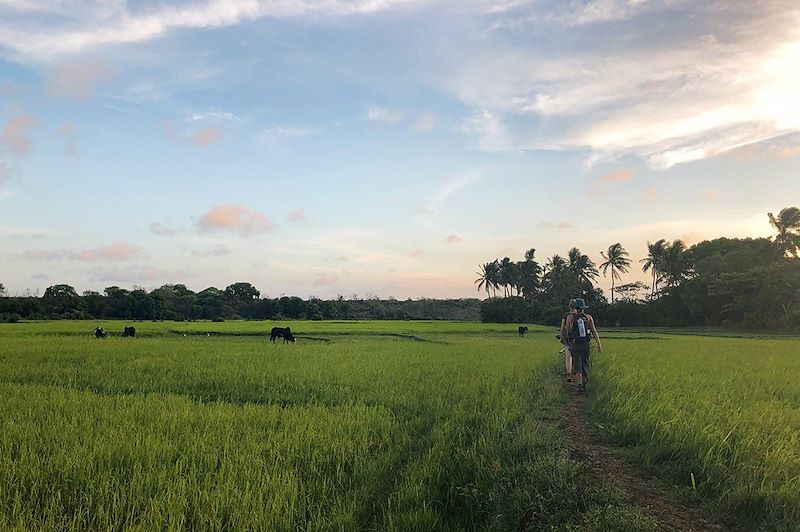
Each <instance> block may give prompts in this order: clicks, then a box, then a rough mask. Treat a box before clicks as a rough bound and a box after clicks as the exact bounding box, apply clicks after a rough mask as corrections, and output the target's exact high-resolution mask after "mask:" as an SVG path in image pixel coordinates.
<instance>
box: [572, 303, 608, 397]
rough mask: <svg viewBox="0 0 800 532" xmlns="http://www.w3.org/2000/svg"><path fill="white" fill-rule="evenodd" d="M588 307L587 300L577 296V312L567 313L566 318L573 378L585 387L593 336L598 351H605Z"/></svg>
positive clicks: (587, 379)
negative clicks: (587, 312)
mask: <svg viewBox="0 0 800 532" xmlns="http://www.w3.org/2000/svg"><path fill="white" fill-rule="evenodd" d="M587 308H588V307H587V305H586V301H584V300H583V299H582V298H576V299H575V312H574V313H572V314H569V315H567V317H566V318H565V320H564V322H565V323H564V330H565V331H566V334H567V342H568V345H569V352H570V354H571V355H572V371H573V374H572V379H573V381H574V382H575V383H577V384H578V385H580V386H582V387H585V386H586V383H587V382H588V381H589V352H590V349H591V345H590V342H591V340H592V337H594V339H595V341H596V342H597V351H598V352H600V353H602V352H603V344H602V343H600V335H599V334H597V328H596V327H595V325H594V319H592V316H591V315H589V314H586V309H587Z"/></svg>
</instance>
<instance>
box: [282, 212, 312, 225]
mask: <svg viewBox="0 0 800 532" xmlns="http://www.w3.org/2000/svg"><path fill="white" fill-rule="evenodd" d="M287 218H288V219H289V221H290V222H294V223H297V222H307V221H308V216H307V215H306V210H305V209H295V210H293V211H292V212H290V213H289V215H288V216H287Z"/></svg>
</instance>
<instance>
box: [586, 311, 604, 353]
mask: <svg viewBox="0 0 800 532" xmlns="http://www.w3.org/2000/svg"><path fill="white" fill-rule="evenodd" d="M589 328H590V329H591V331H592V336H594V339H595V340H596V341H597V350H598V351H600V352H601V353H602V352H603V344H601V343H600V335H599V334H597V327H595V326H594V318H592V317H591V316H589Z"/></svg>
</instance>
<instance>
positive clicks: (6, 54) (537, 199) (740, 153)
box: [0, 0, 800, 298]
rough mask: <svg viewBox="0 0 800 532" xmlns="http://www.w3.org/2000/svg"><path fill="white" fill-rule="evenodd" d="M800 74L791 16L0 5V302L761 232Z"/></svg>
mask: <svg viewBox="0 0 800 532" xmlns="http://www.w3.org/2000/svg"><path fill="white" fill-rule="evenodd" d="M798 64H800V6H798V4H797V3H796V2H794V1H779V0H775V1H740V2H737V1H726V2H714V1H710V2H689V1H683V0H670V1H663V2H658V1H654V0H627V1H623V0H594V1H590V0H584V1H569V2H566V1H555V0H553V1H547V0H530V1H529V0H505V1H499V0H498V1H493V2H489V1H484V0H462V1H458V2H455V1H444V0H442V1H425V0H349V1H348V0H339V1H335V0H321V1H313V0H286V1H284V2H280V3H276V2H260V1H257V0H220V1H205V2H202V1H201V2H175V3H168V2H145V1H137V2H133V1H128V2H125V1H124V0H114V1H104V2H100V1H83V2H79V1H76V0H61V1H44V0H0V245H2V248H3V251H4V252H3V254H2V256H0V282H2V283H3V284H4V285H5V286H6V287H7V289H8V290H9V292H10V293H12V294H14V293H20V294H21V293H25V292H26V291H27V290H30V291H32V292H35V291H36V290H39V291H42V290H43V289H44V288H45V287H47V286H49V285H51V284H55V283H60V282H66V283H69V284H72V285H73V286H75V287H76V288H77V289H79V290H86V289H94V290H102V289H103V288H104V287H106V286H111V285H119V286H123V287H130V286H133V285H137V286H145V287H147V288H153V287H157V286H160V285H161V284H164V283H174V282H184V283H186V284H187V285H188V286H189V287H190V288H193V289H195V290H201V289H203V288H205V287H207V286H217V287H224V286H226V285H228V284H230V283H233V282H236V281H250V282H253V283H254V284H255V285H256V286H257V287H258V288H259V289H260V290H261V291H262V293H263V294H265V295H270V296H277V295H281V294H291V295H300V296H303V297H305V296H309V295H316V296H320V297H333V296H336V295H338V294H343V295H350V294H353V293H357V294H360V295H367V294H376V295H379V296H381V297H388V296H394V297H399V298H405V297H422V296H427V297H463V296H473V295H478V293H477V291H476V290H475V286H474V284H473V281H474V279H475V274H474V272H475V271H476V269H477V266H478V264H479V263H483V262H487V261H489V260H492V259H494V258H502V257H503V256H506V255H507V256H509V257H511V258H512V259H514V260H520V259H521V258H522V255H523V253H524V251H525V250H527V249H528V248H531V247H533V248H536V250H537V259H538V260H539V261H540V262H541V263H544V262H545V261H546V259H547V257H548V256H550V255H552V254H554V253H560V254H565V253H566V252H567V250H568V249H569V248H570V247H571V246H573V245H576V246H578V247H580V248H581V249H582V250H583V251H584V252H586V253H587V254H589V255H590V256H591V257H592V258H593V259H595V260H596V261H597V262H599V260H600V254H599V252H600V250H603V249H605V248H607V247H608V246H609V245H610V244H612V243H615V242H618V241H619V242H621V243H622V244H623V246H625V247H626V248H627V249H628V250H629V252H630V253H631V257H632V258H633V259H634V260H638V259H640V258H641V257H642V256H643V255H644V249H645V245H646V242H647V241H648V240H651V241H653V240H657V239H659V238H668V239H674V238H682V239H685V240H686V241H687V242H688V243H690V244H691V243H694V242H698V241H700V240H702V239H704V238H711V237H715V236H723V235H724V236H769V235H770V234H771V230H770V227H769V224H768V223H767V216H766V213H767V212H768V211H778V210H780V209H781V208H783V207H786V206H790V205H797V204H798V203H800V201H799V200H800V180H798V170H800V105H798V104H797V94H800V69H798V68H797V65H798ZM642 278H644V276H643V274H641V272H639V271H638V269H637V271H634V272H632V273H631V274H630V275H628V276H626V277H625V279H626V280H629V281H633V280H637V279H642ZM609 284H610V281H609V280H607V279H605V280H602V281H601V286H604V287H606V286H607V285H609Z"/></svg>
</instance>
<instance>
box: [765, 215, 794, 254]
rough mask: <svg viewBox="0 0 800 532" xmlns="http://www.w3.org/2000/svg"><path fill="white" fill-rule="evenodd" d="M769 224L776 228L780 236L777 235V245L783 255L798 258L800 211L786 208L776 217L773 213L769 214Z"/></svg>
mask: <svg viewBox="0 0 800 532" xmlns="http://www.w3.org/2000/svg"><path fill="white" fill-rule="evenodd" d="M767 216H768V217H769V223H770V225H772V227H774V228H775V229H776V230H777V231H778V234H777V235H775V240H774V242H775V245H776V246H778V249H780V250H781V252H782V253H783V255H784V256H785V255H789V256H792V257H798V255H799V254H798V251H800V209H798V208H797V207H786V208H785V209H782V210H781V212H779V213H778V216H775V215H774V214H772V213H771V212H769V213H767Z"/></svg>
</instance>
